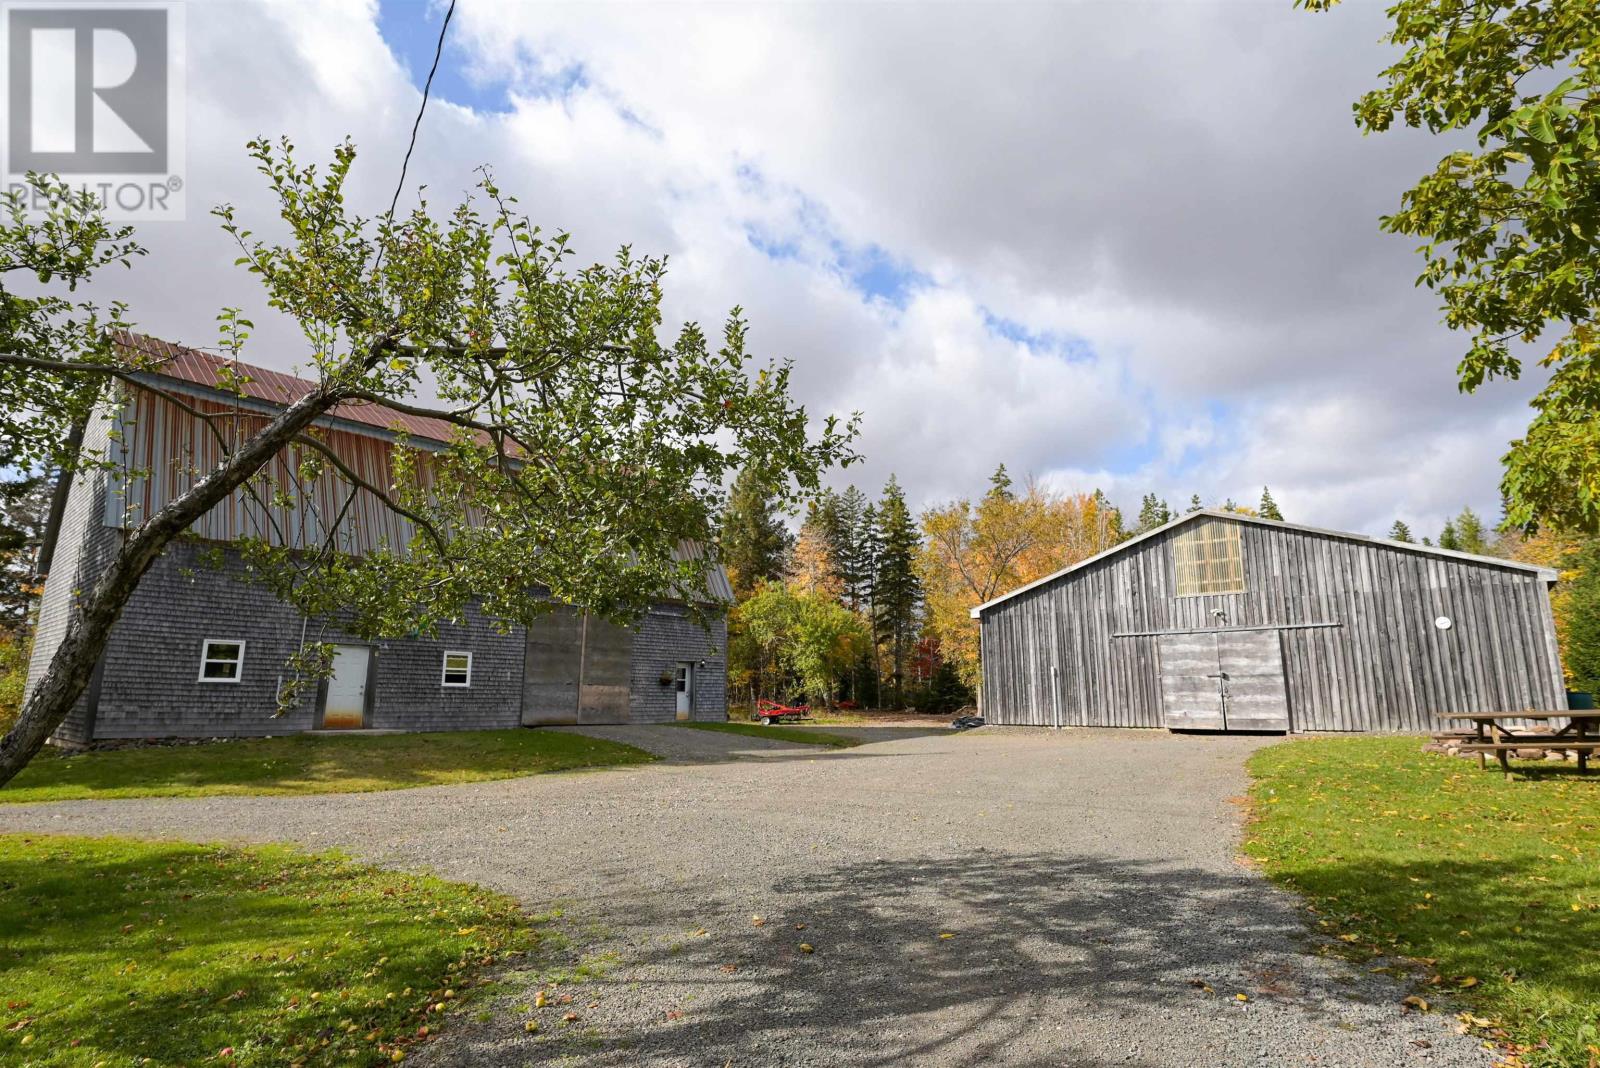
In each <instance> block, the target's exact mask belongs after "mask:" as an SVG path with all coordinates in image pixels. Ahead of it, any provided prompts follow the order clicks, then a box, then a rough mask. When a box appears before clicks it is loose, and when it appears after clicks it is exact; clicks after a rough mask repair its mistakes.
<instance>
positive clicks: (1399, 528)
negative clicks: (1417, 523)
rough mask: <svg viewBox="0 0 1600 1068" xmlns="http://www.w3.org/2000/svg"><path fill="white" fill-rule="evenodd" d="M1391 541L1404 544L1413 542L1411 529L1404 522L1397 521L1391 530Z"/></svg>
mask: <svg viewBox="0 0 1600 1068" xmlns="http://www.w3.org/2000/svg"><path fill="white" fill-rule="evenodd" d="M1389 540H1391V541H1404V542H1409V541H1411V528H1410V527H1408V526H1406V524H1405V521H1404V520H1402V519H1396V520H1395V521H1394V526H1392V527H1390V528H1389Z"/></svg>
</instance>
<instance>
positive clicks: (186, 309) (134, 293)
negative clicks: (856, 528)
mask: <svg viewBox="0 0 1600 1068" xmlns="http://www.w3.org/2000/svg"><path fill="white" fill-rule="evenodd" d="M1155 12H1159V15H1160V17H1159V18H1156V17H1153V13H1155ZM377 14H378V12H377V9H376V7H375V6H374V5H373V4H371V3H347V4H327V5H323V4H313V3H309V2H306V3H279V4H270V5H263V4H249V3H239V4H228V5H203V6H202V5H192V6H191V10H190V12H189V20H188V21H189V31H188V32H189V45H190V51H191V63H190V84H189V93H190V106H189V116H190V118H189V122H190V129H189V144H190V155H191V158H190V168H189V169H190V172H191V178H190V183H189V188H190V190H191V204H194V205H203V204H206V203H208V202H212V201H217V200H227V201H231V202H234V203H235V204H237V205H238V206H239V208H240V211H241V214H242V215H244V216H246V217H248V218H250V219H251V221H253V222H256V223H264V222H266V221H267V217H268V215H269V213H270V205H269V204H268V203H267V198H266V196H265V194H264V187H263V184H262V182H261V180H260V178H259V177H258V176H256V175H255V174H254V173H253V171H252V167H251V165H250V164H249V162H248V161H247V160H246V159H245V158H244V156H243V153H242V145H243V142H244V140H245V139H246V138H247V137H248V136H251V135H254V134H258V133H259V134H269V135H276V134H279V133H285V134H288V135H290V136H291V137H292V138H293V139H294V140H295V142H296V143H297V144H298V145H299V146H300V151H301V152H302V154H305V155H307V156H325V155H326V153H327V152H328V150H329V149H330V148H331V146H332V145H333V144H334V143H335V142H336V141H337V140H339V139H340V138H342V137H343V136H344V135H346V134H349V135H351V136H353V137H354V138H355V140H356V141H357V143H358V144H359V145H360V148H361V152H362V157H361V163H360V164H359V165H358V172H357V185H356V194H357V198H358V200H359V202H360V204H361V207H362V209H363V210H366V211H368V212H373V211H377V210H380V209H381V208H382V207H385V206H387V203H388V198H389V195H390V193H391V192H392V189H393V186H392V183H393V181H394V176H395V174H396V173H397V171H398V167H399V161H400V156H401V154H402V153H403V151H404V147H405V138H406V136H407V134H408V133H409V130H410V124H411V119H412V117H413V116H414V114H415V108H416V105H417V101H418V93H417V89H416V87H415V86H414V85H412V84H411V83H410V81H409V80H408V77H407V74H406V70H405V65H404V64H403V63H401V62H400V61H399V60H397V59H396V57H395V55H393V54H392V53H391V51H390V47H389V45H388V44H387V43H386V42H385V41H384V39H383V37H382V36H381V35H380V33H379V31H378V28H377V25H376V18H377ZM439 14H440V12H439V11H438V10H436V9H432V8H430V9H424V8H422V7H420V6H419V7H406V8H403V9H399V10H397V11H396V12H395V13H394V17H395V18H403V19H413V20H422V19H431V20H433V24H434V25H436V24H437V19H438V17H439ZM456 18H457V22H456V25H455V27H454V28H453V30H452V33H453V34H455V35H456V36H455V39H454V40H455V45H456V47H455V48H452V49H451V50H450V51H449V52H447V54H446V60H447V63H457V64H461V63H465V64H467V66H468V67H469V68H470V71H469V73H470V75H471V78H472V79H473V80H474V84H477V85H479V86H482V87H483V93H484V99H486V100H488V99H492V101H493V104H494V106H493V107H489V108H484V107H479V108H478V109H477V110H473V109H472V107H470V106H462V105H463V104H466V105H471V104H473V103H474V101H472V100H470V99H467V100H458V101H455V102H452V101H451V100H450V98H449V96H448V95H446V96H442V97H440V98H439V99H436V100H435V101H434V103H433V104H432V105H431V106H430V110H429V113H428V115H427V118H426V120H425V122H424V126H423V130H422V135H421V138H420V140H419V143H418V149H417V155H416V158H415V159H413V161H412V171H411V174H412V177H413V179H414V182H415V183H426V184H427V185H428V186H429V188H430V197H431V199H432V200H434V201H435V202H448V201H450V200H453V199H454V198H455V197H457V196H458V195H460V194H461V193H462V192H463V191H465V190H467V189H468V188H470V187H471V185H472V184H473V182H474V181H475V178H476V175H475V173H474V170H475V168H476V167H477V166H478V165H480V164H489V165H491V166H493V167H494V169H495V172H496V176H497V178H498V180H499V183H500V184H501V185H502V186H503V187H505V188H506V189H508V190H510V191H513V192H515V193H516V194H517V195H518V196H519V197H520V198H521V200H522V203H523V206H524V207H525V208H526V209H527V210H528V211H529V212H530V213H531V214H532V215H533V217H534V218H535V220H536V221H538V222H540V223H541V224H542V225H544V226H545V227H546V228H547V229H567V230H570V231H572V233H573V234H574V242H575V245H576V246H577V249H578V251H579V253H580V254H581V255H582V256H584V257H586V258H592V259H600V258H605V257H608V256H609V255H610V254H611V252H612V251H613V250H614V248H615V246H617V245H619V244H621V243H624V242H630V243H632V244H633V245H634V246H635V248H636V249H637V250H639V251H643V252H650V253H665V254H669V255H670V256H671V260H672V269H671V273H670V276H669V281H668V292H669V311H670V313H671V314H673V315H676V316H680V317H684V318H689V317H692V318H696V319H698V320H700V321H701V322H702V323H703V324H704V325H706V326H707V327H708V328H714V327H715V326H716V325H717V324H718V323H719V322H720V319H721V317H722V316H723V315H724V314H725V313H726V311H727V310H728V309H729V308H730V307H731V306H733V305H734V304H740V305H742V306H743V307H744V308H745V309H746V312H747V314H748V316H749V318H750V321H751V324H752V335H751V336H752V341H753V342H754V344H755V347H756V348H757V350H758V351H760V352H763V353H771V354H773V355H778V356H787V357H792V358H793V359H794V360H795V362H796V377H795V381H796V385H797V389H798V391H799V393H800V395H801V399H802V400H803V401H804V402H805V403H806V404H807V405H808V406H809V408H810V409H811V410H812V411H813V412H816V413H822V412H827V411H848V410H850V409H855V408H859V409H860V410H861V411H862V412H863V414H864V416H865V422H864V427H865V431H864V436H863V441H862V448H863V450H864V452H865V453H866V455H867V458H868V462H867V464H866V465H865V467H864V468H863V469H862V470H860V471H850V472H845V473H843V474H841V476H840V480H841V481H844V480H856V481H859V482H861V483H862V484H864V485H867V486H870V487H873V488H875V487H876V486H878V485H881V483H882V481H883V479H884V478H886V477H887V475H888V474H889V473H890V472H891V471H892V472H896V473H898V474H899V476H900V477H901V480H902V482H904V483H905V484H906V485H907V487H908V489H909V491H910V493H911V496H912V498H913V500H914V501H926V500H929V499H933V498H937V497H941V496H944V495H949V494H954V493H962V492H967V493H971V492H978V491H981V489H982V486H983V484H984V482H983V480H984V479H985V477H986V476H987V474H988V472H989V471H991V470H992V469H993V468H994V466H995V465H996V464H997V463H999V462H1002V461H1004V462H1005V463H1006V464H1007V465H1008V467H1009V468H1010V469H1011V470H1012V471H1014V472H1016V473H1019V474H1021V473H1024V472H1033V473H1037V474H1040V475H1043V476H1046V477H1048V478H1049V479H1050V480H1051V481H1052V482H1053V483H1056V484H1060V485H1063V486H1067V487H1071V488H1084V489H1087V488H1090V487H1092V486H1095V485H1099V486H1103V487H1105V488H1107V489H1108V491H1110V492H1112V493H1113V494H1114V496H1116V497H1117V498H1118V499H1119V500H1120V501H1121V502H1122V503H1124V504H1127V505H1130V506H1137V502H1138V498H1139V496H1140V494H1142V493H1143V492H1144V491H1145V490H1146V489H1153V490H1156V491H1158V492H1161V493H1163V494H1165V495H1167V496H1169V497H1170V498H1173V499H1174V501H1175V502H1176V501H1179V500H1187V498H1188V494H1189V493H1190V492H1195V491H1198V492H1200V493H1201V494H1202V495H1203V496H1205V497H1207V498H1208V499H1212V500H1220V499H1222V498H1223V497H1226V496H1234V497H1236V498H1239V499H1250V500H1253V499H1254V497H1255V495H1257V494H1259V487H1260V485H1261V484H1263V483H1266V484H1270V485H1271V486H1272V487H1273V490H1274V493H1275V495H1276V496H1277V497H1278V499H1279V501H1280V503H1281V504H1282V505H1283V506H1284V508H1285V510H1286V511H1287V512H1288V513H1289V514H1290V515H1291V518H1295V519H1303V520H1306V521H1309V522H1316V523H1322V524H1326V525H1330V526H1348V527H1354V528H1359V529H1381V528H1385V527H1387V525H1388V522H1389V521H1391V520H1392V518H1393V516H1395V515H1402V516H1406V517H1407V518H1408V519H1414V520H1415V521H1416V524H1417V525H1418V526H1419V529H1425V528H1428V527H1430V526H1432V525H1436V524H1437V522H1438V521H1439V520H1440V519H1441V518H1442V516H1443V515H1445V514H1447V513H1449V512H1453V511H1455V510H1456V509H1458V508H1459V507H1460V505H1461V504H1462V503H1468V502H1470V503H1472V504H1474V505H1475V506H1477V507H1479V508H1480V509H1482V510H1485V511H1490V512H1492V511H1493V508H1492V505H1493V502H1494V489H1493V487H1494V484H1495V482H1496V480H1497V470H1496V466H1497V465H1496V458H1497V456H1498V455H1499V453H1500V452H1502V451H1503V448H1504V442H1505V440H1506V439H1507V438H1508V437H1509V436H1511V435H1512V434H1514V433H1515V431H1516V430H1517V428H1518V426H1520V425H1521V422H1520V421H1521V420H1522V419H1523V415H1524V413H1523V411H1522V410H1521V408H1520V405H1521V403H1522V401H1523V400H1524V399H1525V397H1526V395H1527V393H1528V390H1527V388H1526V387H1517V388H1503V387H1491V389H1490V390H1489V391H1488V392H1486V393H1485V394H1484V395H1482V396H1479V397H1476V398H1469V399H1468V398H1461V397H1459V396H1458V395H1457V394H1456V393H1455V391H1454V382H1453V379H1452V374H1451V368H1452V366H1453V364H1454V359H1455V354H1456V352H1457V350H1458V348H1459V346H1460V339H1457V338H1453V337H1450V336H1448V335H1446V334H1445V333H1444V332H1443V331H1442V329H1441V328H1440V327H1438V326H1437V324H1436V319H1437V315H1436V313H1435V312H1434V310H1433V302H1432V298H1431V297H1430V296H1429V295H1428V294H1426V293H1419V292H1417V291H1415V290H1414V289H1413V288H1412V286H1411V279H1412V277H1413V276H1414V274H1415V271H1416V264H1415V262H1413V259H1412V253H1411V251H1410V247H1409V242H1407V241H1404V240H1400V239H1394V238H1388V237H1384V236H1382V235H1380V234H1379V233H1378V232H1377V227H1376V217H1377V215H1379V214H1380V213H1381V212H1383V211H1384V210H1387V209H1389V208H1391V207H1392V206H1393V204H1394V203H1395V201H1396V198H1397V196H1398V193H1399V191H1400V189H1402V188H1403V187H1404V186H1405V185H1406V184H1408V182H1409V180H1410V179H1411V178H1412V177H1414V176H1415V174H1417V173H1419V172H1420V171H1422V170H1423V169H1424V168H1425V167H1426V166H1427V165H1428V164H1429V162H1430V160H1431V159H1432V158H1434V157H1436V156H1437V155H1438V153H1439V151H1440V147H1439V146H1438V145H1437V144H1431V143H1428V142H1427V141H1426V140H1425V139H1420V138H1407V137H1404V136H1397V137H1385V138H1376V139H1364V138H1362V137H1361V136H1360V135H1359V134H1358V133H1357V131H1356V130H1355V128H1354V126H1353V124H1352V123H1351V121H1350V116H1349V102H1350V100H1351V99H1353V98H1354V96H1355V95H1356V94H1358V93H1359V92H1360V91H1361V90H1362V89H1363V88H1364V87H1366V86H1367V85H1369V84H1370V83H1371V81H1372V79H1373V78H1374V76H1375V73H1376V71H1377V70H1379V69H1380V68H1381V67H1382V66H1383V65H1384V62H1385V60H1386V58H1387V57H1386V55H1385V53H1384V51H1383V50H1382V49H1381V48H1379V47H1378V46H1376V45H1375V44H1373V43H1372V42H1373V41H1375V39H1376V38H1377V36H1378V33H1379V31H1380V13H1379V12H1377V11H1376V9H1368V8H1363V7H1360V6H1357V7H1354V8H1352V9H1350V10H1348V11H1344V10H1341V11H1340V12H1337V13H1336V14H1334V15H1331V16H1327V17H1313V16H1310V15H1307V14H1305V13H1303V12H1297V11H1294V10H1292V8H1290V6H1289V5H1287V4H1281V3H1270V4H1263V5H1239V4H1206V5H1202V4H1192V5H1182V6H1177V5H1170V4H1164V5H1160V6H1159V7H1158V8H1153V9H1144V8H1140V7H1137V6H1135V5H1125V4H1118V5H1081V4H1057V5H1016V6H997V5H963V4H936V5H922V6H917V7H914V8H913V7H901V6H891V5H816V6H803V5H799V4H784V5H751V6H746V7H729V6H726V5H714V6H704V7H699V6H693V5H681V4H670V5H649V4H634V3H629V4H615V5H605V4H600V5H590V4H585V5H536V6H535V5H527V6H520V5H504V4H491V3H488V2H487V0H474V2H465V3H463V4H462V5H461V8H460V10H459V11H458V13H457V16H456ZM194 214H195V215H196V216H197V217H196V218H195V219H192V220H191V221H190V222H189V223H186V224H183V225H174V226H167V227H157V226H152V227H149V228H147V231H146V233H145V237H146V239H147V242H148V243H149V244H150V245H151V247H152V249H153V251H154V255H153V256H152V257H151V258H150V259H149V260H147V261H146V262H145V263H143V264H141V265H140V266H139V267H138V268H137V270H136V271H135V272H134V274H133V275H132V276H130V277H129V278H127V279H122V278H119V279H117V280H116V285H117V286H118V287H119V288H118V292H119V293H128V294H130V295H131V297H132V299H134V301H135V314H136V315H137V316H138V317H139V318H140V320H141V321H142V323H143V324H144V325H146V326H147V327H148V328H149V329H151V330H152V331H154V332H158V333H162V334H166V335H170V336H173V337H175V338H178V339H181V340H188V341H199V342H205V341H207V340H209V339H210V338H211V337H212V336H213V334H214V328H213V326H212V316H213V315H214V314H215V312H216V309H217V308H218V307H220V306H221V305H223V304H243V305H246V306H247V307H251V308H252V309H256V310H259V305H260V296H259V294H258V293H257V292H256V291H255V289H254V287H253V283H252V282H251V281H250V280H249V279H248V277H247V276H245V275H243V274H242V273H238V272H229V271H225V270H224V269H223V268H222V267H221V265H222V264H226V263H229V262H231V260H232V256H233V252H232V250H231V249H230V248H229V247H228V245H227V242H226V241H225V239H223V238H222V236H221V235H220V234H219V233H218V232H217V230H216V228H215V225H214V223H213V222H212V221H211V220H209V219H205V218H203V217H199V216H200V212H199V209H198V208H196V209H195V210H194ZM257 228H258V229H264V228H265V227H264V226H258V227H257ZM752 235H755V236H756V237H758V238H759V239H760V240H761V242H763V243H764V245H765V247H766V249H767V251H763V250H762V249H760V248H757V247H756V245H755V243H753V241H752ZM872 249H881V250H882V251H883V254H884V255H886V256H887V257H889V258H891V259H892V260H893V261H894V262H895V263H898V264H900V265H902V266H904V267H905V268H908V269H910V270H912V271H915V272H916V279H915V281H914V284H911V285H908V286H904V287H902V288H901V289H900V290H899V291H898V292H897V293H895V294H894V296H893V299H886V298H884V297H883V296H878V295H874V294H872V293H868V292H863V291H862V290H861V289H860V288H859V287H858V285H857V284H856V283H855V282H854V281H853V280H852V277H851V273H852V271H853V270H854V269H856V267H857V266H859V264H860V263H861V262H862V261H863V260H865V259H868V258H870V257H869V256H868V254H867V253H868V250H872ZM888 273H890V274H892V271H890V272H888ZM891 281H892V279H891ZM258 319H260V320H262V321H263V322H266V321H267V320H269V319H270V317H269V316H267V315H265V314H260V313H258ZM295 342H296V339H295V337H294V335H293V333H292V331H291V330H289V329H287V328H286V327H285V326H284V324H282V323H268V325H267V328H266V330H265V331H264V332H263V335H262V342H261V344H259V345H258V346H257V347H256V349H255V350H254V351H253V352H252V354H251V355H252V357H253V358H255V359H258V360H261V361H262V362H268V363H273V364H277V365H280V366H286V365H288V364H290V363H292V362H294V360H293V350H294V345H295Z"/></svg>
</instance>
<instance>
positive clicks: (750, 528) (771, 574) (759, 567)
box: [720, 468, 794, 601]
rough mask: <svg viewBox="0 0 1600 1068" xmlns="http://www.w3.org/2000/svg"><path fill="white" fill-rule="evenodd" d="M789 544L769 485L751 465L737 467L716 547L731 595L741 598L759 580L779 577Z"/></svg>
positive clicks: (781, 574)
mask: <svg viewBox="0 0 1600 1068" xmlns="http://www.w3.org/2000/svg"><path fill="white" fill-rule="evenodd" d="M793 544H794V538H793V537H792V536H791V535H790V533H789V531H788V529H787V528H786V527H785V526H784V525H783V520H782V518H781V517H780V516H779V514H778V508H777V502H776V501H775V500H774V498H773V495H772V492H771V489H770V487H767V486H763V485H762V484H761V482H760V480H759V479H758V478H757V477H756V473H755V471H754V470H753V469H751V468H745V469H744V470H743V471H740V472H739V477H738V478H736V479H735V480H734V483H733V491H732V492H731V493H730V494H729V495H728V504H727V507H726V508H724V509H723V513H722V544H721V547H720V548H721V553H722V563H723V566H724V567H726V568H727V569H728V579H729V581H730V582H731V583H732V584H733V594H734V596H735V597H736V598H737V599H739V600H741V601H742V600H745V599H746V598H747V597H749V596H750V594H751V593H752V592H754V590H755V589H756V587H757V586H759V585H760V584H761V583H763V582H772V581H775V580H777V579H779V578H781V577H783V573H784V571H785V570H786V569H787V567H788V560H789V550H790V548H791V547H792V546H793Z"/></svg>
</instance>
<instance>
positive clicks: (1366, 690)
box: [983, 523, 1565, 731]
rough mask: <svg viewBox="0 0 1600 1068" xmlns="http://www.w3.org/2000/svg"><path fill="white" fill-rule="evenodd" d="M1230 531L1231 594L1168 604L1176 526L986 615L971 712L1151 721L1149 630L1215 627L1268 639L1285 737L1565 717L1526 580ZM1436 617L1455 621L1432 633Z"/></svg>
mask: <svg viewBox="0 0 1600 1068" xmlns="http://www.w3.org/2000/svg"><path fill="white" fill-rule="evenodd" d="M1241 528H1242V530H1241V536H1242V537H1241V540H1242V547H1243V552H1244V565H1245V581H1246V586H1247V591H1246V592H1245V593H1240V594H1224V595H1213V596H1203V597H1184V598H1179V597H1176V596H1174V594H1173V590H1174V575H1173V571H1172V551H1171V542H1172V539H1173V537H1174V536H1175V535H1176V534H1177V533H1179V532H1181V531H1182V529H1183V527H1181V526H1180V527H1178V528H1175V529H1174V530H1171V531H1167V532H1165V533H1163V534H1159V535H1157V536H1155V537H1152V538H1149V539H1147V540H1145V541H1144V542H1141V543H1140V544H1139V545H1136V546H1133V547H1130V548H1129V549H1128V550H1127V551H1125V552H1122V553H1118V554H1115V555H1113V556H1111V557H1109V558H1107V559H1105V560H1102V561H1100V562H1098V563H1095V564H1091V565H1089V566H1088V567H1086V568H1083V569H1081V570H1079V571H1076V572H1073V573H1072V574H1070V575H1067V576H1063V577H1062V578H1061V579H1059V580H1057V581H1055V582H1053V583H1047V584H1045V585H1043V586H1041V587H1038V588H1036V589H1033V590H1029V591H1027V592H1025V593H1022V594H1019V595H1018V596H1016V597H1014V598H1012V599H1011V600H1009V601H1005V602H1003V603H1001V604H999V605H996V606H994V607H993V608H990V609H988V610H987V611H986V612H985V613H984V615H983V704H984V714H985V716H987V717H988V718H989V719H990V720H991V722H995V723H1029V724H1051V723H1053V722H1055V707H1056V704H1057V702H1058V701H1059V705H1060V709H1061V722H1062V723H1063V724H1064V725H1085V726H1123V727H1159V726H1162V725H1163V724H1162V716H1161V697H1160V691H1159V678H1158V671H1157V660H1156V638H1155V637H1154V636H1153V634H1152V633H1151V632H1159V631H1174V630H1188V629H1196V630H1200V629H1210V628H1213V627H1216V626H1219V625H1224V626H1229V627H1267V628H1274V629H1280V634H1281V636H1282V643H1283V658H1284V675H1285V680H1286V683H1287V687H1288V694H1289V715H1290V723H1291V727H1292V729H1294V730H1297V731H1304V730H1333V731H1342V730H1389V731H1420V730H1428V729H1433V728H1435V727H1436V726H1437V725H1438V721H1437V719H1436V718H1435V717H1436V715H1437V714H1438V713H1440V712H1471V711H1512V710H1516V709H1522V708H1533V707H1540V708H1562V707H1565V697H1564V691H1563V688H1562V681H1561V673H1560V667H1559V664H1558V662H1557V659H1556V650H1555V633H1554V624H1553V622H1552V619H1551V613H1550V603H1549V596H1548V592H1547V590H1546V587H1545V583H1544V580H1543V579H1542V578H1540V577H1539V576H1538V575H1537V574H1535V573H1533V572H1530V571H1526V570H1521V569H1517V568H1511V567H1499V566H1495V565H1494V564H1492V563H1476V562H1473V561H1468V560H1457V559H1452V558H1448V557H1442V556H1436V555H1432V554H1427V553H1421V552H1412V551H1408V550H1405V549H1399V548H1395V547H1392V546H1389V545H1385V544H1384V543H1381V542H1364V541H1361V540H1356V539H1346V538H1339V537H1333V536H1329V535H1326V534H1318V533H1313V532H1309V531H1302V530H1296V529H1294V528H1292V527H1277V526H1272V525H1265V524H1256V523H1244V524H1241ZM1216 610H1220V611H1222V612H1223V613H1225V616H1226V618H1225V620H1223V621H1219V620H1218V619H1217V618H1216V617H1215V616H1214V615H1213V612H1214V611H1216ZM1440 615H1445V616H1449V617H1450V618H1451V619H1452V620H1453V621H1454V624H1455V625H1454V626H1453V627H1452V628H1451V629H1450V630H1444V631H1441V630H1438V629H1437V628H1435V627H1434V625H1433V620H1434V618H1435V617H1437V616H1440ZM1053 669H1055V670H1056V671H1057V672H1058V673H1057V674H1052V671H1053ZM1057 679H1059V682H1057V681H1056V680H1057Z"/></svg>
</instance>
